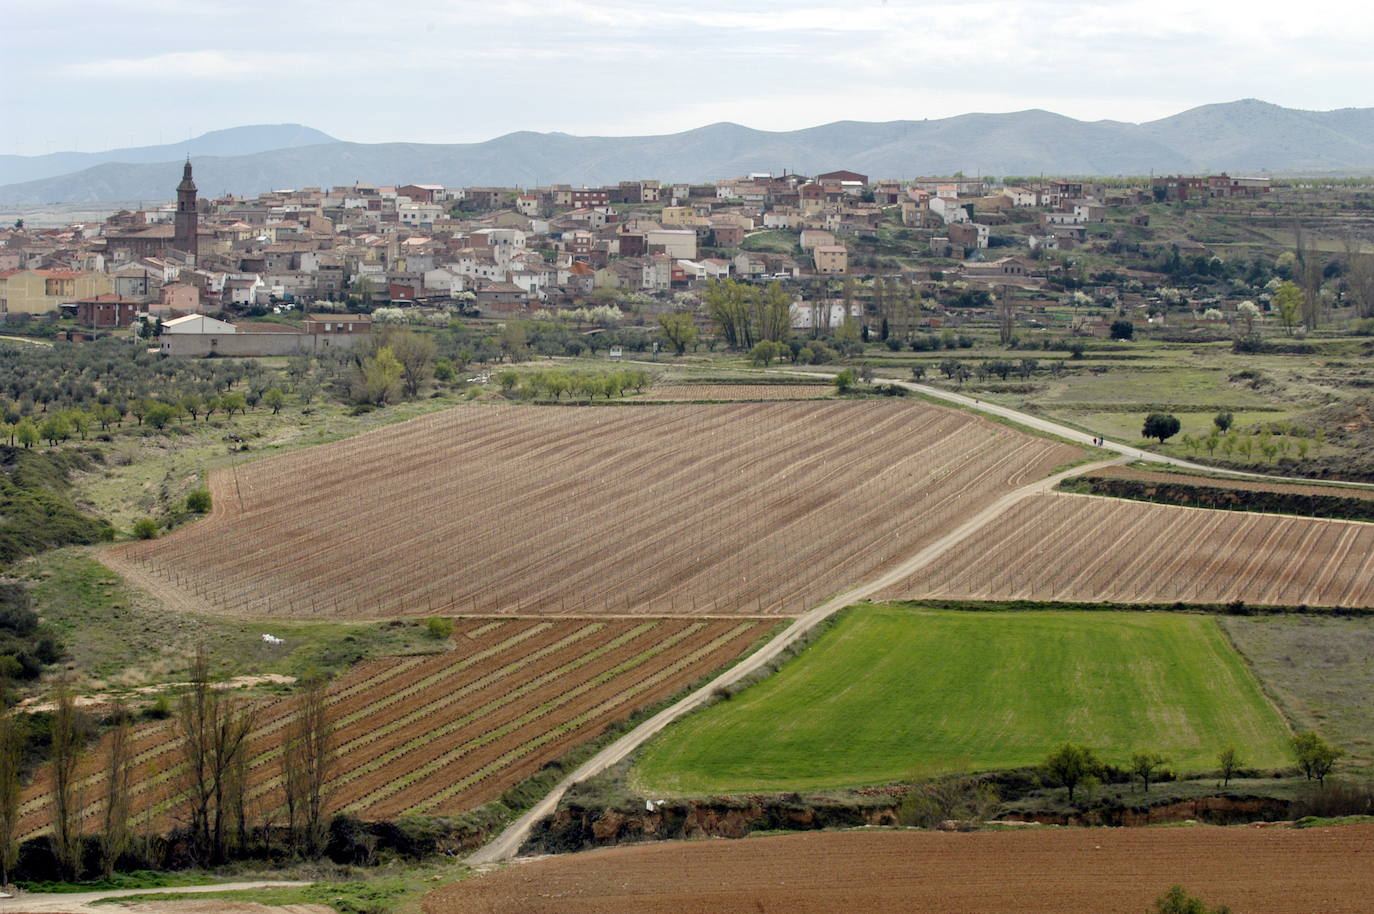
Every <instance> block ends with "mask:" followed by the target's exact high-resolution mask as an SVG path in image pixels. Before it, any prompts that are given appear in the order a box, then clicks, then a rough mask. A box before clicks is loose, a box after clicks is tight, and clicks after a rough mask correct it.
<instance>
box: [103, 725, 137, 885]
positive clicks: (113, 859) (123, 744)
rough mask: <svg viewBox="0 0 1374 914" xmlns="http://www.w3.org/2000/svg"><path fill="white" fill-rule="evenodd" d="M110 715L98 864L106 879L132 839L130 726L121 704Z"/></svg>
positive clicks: (131, 726)
mask: <svg viewBox="0 0 1374 914" xmlns="http://www.w3.org/2000/svg"><path fill="white" fill-rule="evenodd" d="M110 716H111V718H112V720H113V721H114V727H113V728H111V730H110V734H109V736H108V737H106V740H105V808H104V811H103V815H102V816H101V821H100V864H101V869H102V870H103V871H104V873H105V878H106V879H109V878H110V877H111V876H113V875H114V871H115V864H116V863H118V862H119V858H120V856H122V855H123V853H124V852H125V851H126V850H128V848H129V843H130V840H131V838H132V837H133V835H132V832H131V830H130V828H129V813H130V806H129V796H130V794H129V791H130V787H131V784H132V779H133V754H132V752H131V750H130V747H131V745H132V743H133V723H132V718H131V717H130V715H129V709H128V708H126V707H125V706H124V705H123V704H122V703H120V702H115V703H114V705H113V706H112V707H111V709H110Z"/></svg>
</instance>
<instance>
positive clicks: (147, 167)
mask: <svg viewBox="0 0 1374 914" xmlns="http://www.w3.org/2000/svg"><path fill="white" fill-rule="evenodd" d="M244 131H248V132H244ZM221 135H222V136H221ZM231 140H232V142H230V141H231ZM249 147H252V148H249ZM188 149H189V152H190V154H191V156H192V158H193V160H194V161H195V164H196V179H197V182H198V183H199V184H200V186H201V188H202V189H203V190H205V191H206V192H208V193H220V192H229V193H234V194H241V195H247V194H255V193H260V192H262V191H266V190H271V189H273V188H284V187H303V186H327V185H338V184H345V185H346V184H352V183H354V182H359V181H360V182H365V183H393V182H395V183H404V182H409V181H433V182H440V183H444V184H450V185H458V186H472V185H503V186H509V185H523V186H532V185H536V184H548V183H554V182H561V183H570V184H589V185H595V184H603V183H606V182H612V181H617V180H622V179H626V178H633V177H656V178H661V179H664V180H678V181H706V180H718V179H720V178H725V177H731V176H736V175H740V174H745V173H748V172H751V171H765V172H774V173H776V172H780V171H782V170H791V171H797V172H801V173H804V174H805V173H809V174H814V173H817V172H823V171H828V170H831V169H836V168H850V169H855V170H858V171H862V172H865V173H867V174H869V175H872V176H874V177H879V176H884V177H911V176H915V175H918V174H940V173H952V172H956V171H962V172H964V173H966V174H989V175H1008V174H1076V175H1109V174H1147V173H1150V172H1155V173H1159V172H1205V171H1216V170H1228V171H1233V172H1244V171H1252V170H1254V171H1258V170H1261V169H1267V170H1270V171H1290V172H1292V171H1298V172H1301V171H1345V172H1367V171H1374V109H1354V108H1351V109H1343V110H1339V111H1325V112H1321V111H1299V110H1295V109H1290V108H1282V107H1279V106H1277V105H1272V104H1269V103H1266V102H1262V101H1257V100H1255V99H1246V100H1242V101H1237V102H1230V103H1227V104H1218V105H1204V106H1202V107H1199V108H1194V109H1191V110H1189V111H1185V112H1182V113H1180V114H1176V115H1173V116H1171V117H1167V118H1163V119H1161V120H1157V121H1151V122H1149V123H1145V124H1128V123H1123V122H1119V121H1094V122H1088V121H1079V120H1074V119H1073V118H1069V117H1065V116H1063V115H1059V114H1054V113H1052V112H1048V111H1041V110H1031V111H1018V112H1013V113H1008V114H964V115H960V116H957V117H950V118H942V119H936V120H901V121H890V122H886V123H868V122H858V121H837V122H835V123H831V124H825V125H822V126H818V127H810V128H806V129H803V130H792V131H781V132H770V131H763V130H754V129H752V128H749V127H744V126H741V125H739V124H729V123H721V124H712V125H709V126H706V127H700V128H697V129H694V130H688V131H685V132H682V133H676V134H670V135H665V136H635V137H604V136H581V137H580V136H569V135H567V134H563V133H534V132H529V131H522V132H517V133H511V134H507V135H505V136H501V137H497V138H495V139H492V140H487V141H485V142H481V143H459V144H435V143H350V142H341V141H335V140H332V138H330V137H328V136H327V135H325V134H322V133H320V132H319V131H314V130H311V129H310V128H305V127H300V126H295V125H286V126H282V127H271V128H267V127H262V128H236V129H235V130H229V131H219V132H218V134H207V135H206V136H205V137H201V138H199V140H195V141H191V143H190V144H189V145H188V144H178V145H174V146H161V147H145V148H143V149H137V150H115V151H112V152H109V153H91V154H86V153H59V154H55V155H54V156H42V157H35V158H32V159H24V158H21V157H16V156H6V157H0V181H7V182H9V183H6V184H4V185H3V186H0V201H3V202H5V203H8V204H35V203H68V202H90V201H95V200H138V199H166V198H167V197H169V196H170V194H171V188H172V187H174V186H175V185H176V181H177V178H178V176H179V168H180V166H179V164H178V163H179V160H181V159H182V158H183V157H184V156H185V155H186V153H187V151H188ZM63 157H65V158H63ZM73 157H82V158H80V159H77V158H73ZM59 167H61V168H65V169H66V170H67V171H68V172H71V173H58V172H57V171H55V169H57V168H59ZM77 168H80V169H82V170H79V171H77V170H75V169H77Z"/></svg>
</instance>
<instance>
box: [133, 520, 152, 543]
mask: <svg viewBox="0 0 1374 914" xmlns="http://www.w3.org/2000/svg"><path fill="white" fill-rule="evenodd" d="M134 536H136V537H138V538H139V539H141V540H150V539H152V538H153V537H155V536H157V521H155V520H153V519H152V518H151V517H140V518H139V519H138V520H136V521H134Z"/></svg>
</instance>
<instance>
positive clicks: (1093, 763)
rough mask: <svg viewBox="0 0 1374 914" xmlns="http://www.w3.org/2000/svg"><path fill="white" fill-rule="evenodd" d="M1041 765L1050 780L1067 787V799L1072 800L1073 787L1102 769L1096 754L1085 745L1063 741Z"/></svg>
mask: <svg viewBox="0 0 1374 914" xmlns="http://www.w3.org/2000/svg"><path fill="white" fill-rule="evenodd" d="M1041 767H1043V768H1044V771H1045V775H1046V777H1048V778H1049V779H1050V780H1051V781H1053V782H1055V783H1056V784H1058V785H1059V786H1060V787H1066V788H1068V791H1069V801H1070V802H1072V801H1073V792H1074V789H1075V788H1076V787H1078V785H1079V784H1080V783H1081V782H1082V781H1083V780H1084V779H1085V778H1088V777H1092V776H1095V775H1096V774H1097V772H1099V771H1100V770H1102V763H1101V762H1099V761H1098V759H1097V754H1096V753H1094V752H1093V751H1092V750H1091V749H1089V748H1087V747H1086V746H1079V745H1077V744H1075V743H1064V744H1063V745H1062V746H1060V747H1059V748H1058V749H1056V750H1054V751H1053V752H1051V753H1050V754H1049V755H1048V756H1047V757H1046V758H1045V761H1044V763H1043V765H1042V766H1041Z"/></svg>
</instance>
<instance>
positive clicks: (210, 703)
mask: <svg viewBox="0 0 1374 914" xmlns="http://www.w3.org/2000/svg"><path fill="white" fill-rule="evenodd" d="M189 678H190V682H189V685H188V687H187V688H186V690H185V692H184V693H183V694H182V695H181V697H180V699H179V700H178V701H177V704H176V730H177V735H178V741H179V745H180V756H181V758H180V765H179V766H178V774H177V780H176V786H177V794H176V798H175V801H174V802H175V807H174V813H173V814H174V816H175V817H176V819H177V820H178V823H179V826H180V828H181V829H182V831H183V833H184V836H185V839H186V843H187V846H188V848H189V852H190V854H191V857H192V858H193V860H194V861H195V862H196V863H198V864H200V865H205V866H209V865H215V864H219V863H223V862H224V861H226V860H228V859H229V857H230V856H231V854H232V853H233V852H235V851H236V850H245V849H247V848H248V846H249V844H250V841H251V837H250V830H251V829H250V811H249V803H248V801H247V790H248V770H249V766H250V763H251V761H252V760H251V759H250V757H249V753H250V744H249V735H250V734H251V732H252V730H253V728H254V724H255V717H254V714H253V711H252V709H251V708H250V707H249V706H248V705H247V704H245V703H244V702H243V701H241V700H238V699H234V698H232V697H230V696H229V695H228V694H226V693H225V692H224V691H222V690H221V689H219V688H216V687H215V683H214V682H213V680H212V677H211V674H210V664H209V660H208V657H207V655H206V653H205V651H204V650H203V649H202V650H198V651H197V653H196V655H195V658H194V660H193V662H192V666H191V672H190V677H189ZM48 730H49V747H50V748H49V754H48V761H47V767H48V771H49V774H50V796H49V799H50V809H51V827H52V834H51V839H50V846H51V849H52V853H53V856H54V858H55V860H56V863H57V866H58V868H59V870H60V871H61V873H62V875H63V877H64V878H66V879H77V878H80V877H81V876H82V875H83V873H84V870H85V867H86V864H87V861H88V851H87V846H88V841H87V837H86V836H85V835H83V824H82V823H83V817H82V812H83V810H84V809H85V808H86V807H87V806H89V805H91V804H92V803H95V804H98V806H99V809H100V814H99V818H98V819H97V820H96V823H97V824H96V834H95V836H94V838H95V843H96V846H97V848H98V852H99V868H100V870H101V871H102V872H103V873H104V875H106V876H107V877H108V876H110V875H111V874H113V873H114V871H115V869H116V867H117V866H118V865H119V863H120V860H121V859H122V858H124V857H125V855H126V854H127V853H128V852H129V851H130V850H131V848H132V846H133V845H134V843H135V840H136V839H137V834H136V821H137V820H136V817H135V815H134V814H133V808H132V798H133V788H134V786H135V785H134V784H133V773H134V769H135V758H134V754H133V751H132V746H133V719H132V716H131V714H130V713H129V711H128V709H127V708H125V707H124V706H123V705H121V704H118V703H116V704H115V705H113V706H112V707H111V709H110V713H109V728H108V732H107V733H106V734H105V736H104V739H103V741H102V742H101V744H100V745H101V748H100V750H99V751H100V754H101V756H100V759H99V764H100V767H101V769H102V771H103V775H104V777H103V779H102V781H101V783H100V787H99V788H98V789H99V794H98V795H97V796H92V795H89V794H88V793H87V792H86V791H83V790H82V788H81V780H82V778H81V776H80V771H81V770H83V769H82V766H83V762H84V761H85V760H86V759H87V756H88V753H89V752H90V749H89V748H88V747H89V745H90V743H91V741H92V738H93V736H94V732H95V731H94V722H93V721H92V720H91V719H90V718H89V717H88V716H87V715H85V714H84V713H82V712H81V711H80V709H78V708H77V706H76V702H75V700H74V697H73V695H72V693H71V690H70V689H69V688H68V687H67V686H65V685H62V686H59V687H58V690H57V695H56V701H55V707H54V710H53V712H52V714H51V718H50V721H49V727H48ZM28 743H29V732H28V724H27V716H26V715H24V714H20V713H18V712H15V711H10V712H7V713H6V714H4V715H3V716H0V881H8V879H9V878H10V876H11V875H12V873H13V869H14V866H15V863H16V861H17V860H18V855H19V846H18V837H19V832H18V829H19V820H20V801H21V795H22V775H23V770H22V769H23V762H24V755H25V749H26V747H27V745H28ZM278 748H279V759H280V762H279V765H280V781H281V784H282V790H283V793H284V812H285V821H284V822H282V823H281V824H280V825H278V824H277V823H276V822H275V821H274V818H273V816H274V813H275V812H276V811H275V810H272V809H264V810H261V811H260V813H261V815H260V817H259V819H258V824H257V831H258V833H259V837H260V839H261V840H262V841H263V843H264V845H267V846H271V845H273V844H274V843H275V840H274V838H273V836H274V835H279V836H284V837H285V840H286V845H287V847H288V849H289V850H290V851H291V852H293V853H296V854H299V855H301V856H304V857H307V858H313V857H318V856H319V855H320V854H321V853H322V852H323V850H324V845H325V839H326V833H327V827H328V818H327V816H326V807H327V804H328V798H329V784H330V772H331V769H332V765H333V758H334V746H333V722H332V720H331V719H330V717H329V715H328V713H327V708H326V704H325V685H324V682H323V681H322V680H318V679H315V680H311V681H309V682H307V683H306V684H305V685H304V686H303V688H302V690H301V692H300V693H299V694H298V696H297V698H296V702H295V707H294V709H293V714H292V715H291V717H290V719H289V721H288V723H287V725H286V727H285V728H283V730H282V738H281V744H280V746H279V747H278Z"/></svg>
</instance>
